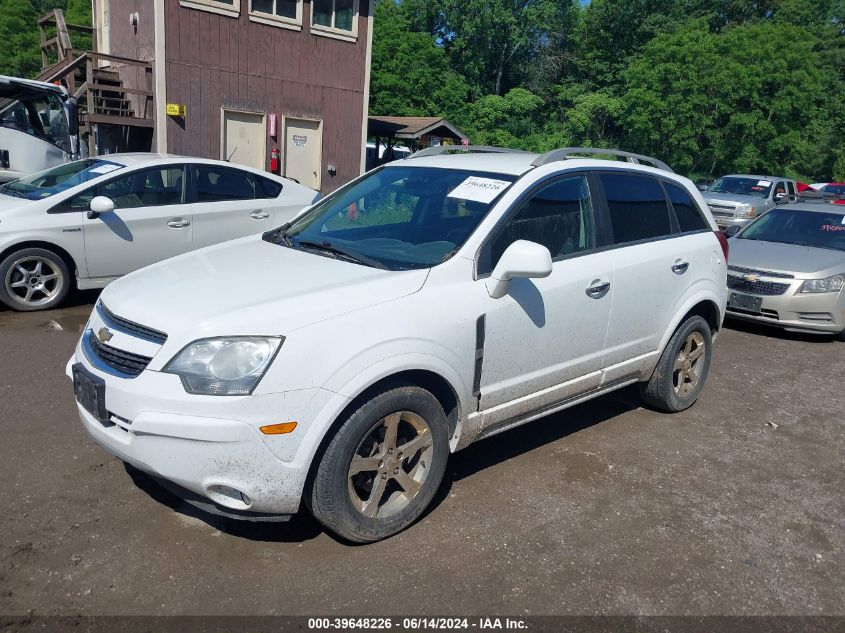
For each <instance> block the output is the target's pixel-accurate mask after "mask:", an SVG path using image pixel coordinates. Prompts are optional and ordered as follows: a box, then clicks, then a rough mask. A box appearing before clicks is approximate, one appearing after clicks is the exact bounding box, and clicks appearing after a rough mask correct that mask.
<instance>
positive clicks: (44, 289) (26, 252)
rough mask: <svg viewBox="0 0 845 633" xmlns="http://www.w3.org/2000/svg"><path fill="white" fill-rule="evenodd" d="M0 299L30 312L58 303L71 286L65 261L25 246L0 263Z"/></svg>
mask: <svg viewBox="0 0 845 633" xmlns="http://www.w3.org/2000/svg"><path fill="white" fill-rule="evenodd" d="M0 282H2V283H0V301H2V302H3V303H5V304H6V305H7V306H9V307H10V308H12V309H13V310H18V311H21V312H29V311H33V310H47V309H49V308H53V307H55V306H57V305H58V304H59V303H61V302H62V300H63V299H64V298H65V296H66V295H67V293H68V290H69V289H70V283H71V279H70V271H69V270H68V267H67V264H65V262H64V260H62V258H61V257H59V256H58V255H57V254H56V253H54V252H53V251H49V250H47V249H44V248H24V249H21V250H19V251H16V252H14V253H11V254H9V255H8V256H7V257H6V258H5V259H4V260H3V261H2V262H0Z"/></svg>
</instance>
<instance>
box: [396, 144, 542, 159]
mask: <svg viewBox="0 0 845 633" xmlns="http://www.w3.org/2000/svg"><path fill="white" fill-rule="evenodd" d="M446 152H470V153H472V152H475V153H479V154H484V153H487V154H527V153H528V152H525V151H523V150H521V149H508V148H507V147H492V146H490V145H436V146H434V147H426V148H425V149H421V150H419V151H418V152H414V153H413V154H411V155H410V156H406V157H405V160H407V159H409V158H423V157H424V156H439V155H440V154H445V153H446Z"/></svg>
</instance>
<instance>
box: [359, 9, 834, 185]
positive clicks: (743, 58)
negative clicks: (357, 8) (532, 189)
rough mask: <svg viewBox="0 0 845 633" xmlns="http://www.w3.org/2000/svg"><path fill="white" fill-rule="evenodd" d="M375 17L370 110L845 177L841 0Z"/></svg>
mask: <svg viewBox="0 0 845 633" xmlns="http://www.w3.org/2000/svg"><path fill="white" fill-rule="evenodd" d="M375 19H376V28H375V35H374V38H375V40H374V51H373V79H372V85H371V98H372V104H373V113H378V114H395V115H402V114H419V115H438V116H445V117H447V118H449V119H450V120H452V121H453V122H455V123H456V124H457V125H458V126H459V127H461V128H462V129H463V130H464V131H466V132H467V133H468V134H469V135H470V137H471V139H472V142H474V143H489V144H499V145H506V146H511V147H516V148H522V149H530V150H534V151H544V150H547V149H550V148H553V147H561V146H571V145H590V146H596V147H620V148H623V149H630V150H635V151H640V152H642V153H645V154H650V155H654V156H657V157H660V158H662V159H664V160H666V161H668V162H669V163H670V164H671V165H673V166H674V168H675V169H676V170H678V171H681V172H684V173H690V174H693V173H694V174H696V175H700V176H707V175H712V176H717V175H720V174H722V173H725V172H729V171H767V172H772V173H777V174H786V175H790V176H798V177H802V178H803V179H812V180H827V179H829V178H830V177H831V175H832V174H833V173H834V172H836V173H838V174H839V177H840V178H845V173H843V172H845V146H843V144H842V140H841V130H842V129H843V124H845V99H843V97H842V95H843V94H845V29H844V28H843V26H842V25H843V24H845V2H843V0H592V1H591V2H588V3H584V2H579V1H570V0H379V2H378V5H377V10H376V18H375ZM386 40H390V41H386ZM397 40H398V41H397Z"/></svg>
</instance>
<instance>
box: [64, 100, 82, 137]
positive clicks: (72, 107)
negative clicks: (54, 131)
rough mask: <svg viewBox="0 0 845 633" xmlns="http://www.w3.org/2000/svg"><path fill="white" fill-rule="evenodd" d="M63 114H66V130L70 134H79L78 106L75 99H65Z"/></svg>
mask: <svg viewBox="0 0 845 633" xmlns="http://www.w3.org/2000/svg"><path fill="white" fill-rule="evenodd" d="M65 115H66V116H67V132H68V134H69V135H70V136H76V135H77V134H79V106H78V105H77V103H76V99H72V98H71V99H68V100H67V101H65Z"/></svg>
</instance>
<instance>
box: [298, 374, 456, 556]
mask: <svg viewBox="0 0 845 633" xmlns="http://www.w3.org/2000/svg"><path fill="white" fill-rule="evenodd" d="M448 440H449V438H448V431H447V422H446V416H445V414H444V413H443V408H442V407H441V406H440V403H439V402H438V401H437V399H436V398H435V397H434V396H432V395H431V394H430V393H429V392H428V391H426V390H424V389H421V388H420V387H416V386H411V385H391V386H388V387H386V388H385V389H383V390H381V391H379V392H377V393H376V394H375V395H374V396H373V397H372V398H371V399H369V400H368V401H367V402H365V403H364V404H362V405H361V406H360V407H359V408H358V409H356V410H355V411H353V412H352V413H350V414H349V415H348V417H347V418H346V420H345V421H344V422H343V424H342V425H341V427H340V429H339V430H338V432H337V434H336V435H335V436H334V438H333V439H332V441H331V442H330V443H329V445H328V447H327V448H326V451H325V453H324V454H323V457H322V459H321V461H320V463H319V466H318V468H317V471H316V473H315V475H314V477H313V480H312V481H311V482H310V490H309V491H308V494H307V495H306V501H307V503H308V506H309V507H310V509H311V512H312V514H313V515H314V516H315V517H316V519H317V520H318V521H320V523H322V524H323V525H324V526H326V527H327V528H328V529H329V530H331V531H332V532H334V533H336V534H337V535H339V536H341V537H342V538H344V539H347V540H349V541H353V542H356V543H368V542H373V541H378V540H380V539H383V538H387V537H388V536H392V535H394V534H396V533H397V532H400V531H401V530H403V529H405V528H406V527H408V526H409V525H411V523H413V522H414V521H415V520H416V519H417V518H418V517H419V516H420V515H421V514H422V513H423V512H424V511H425V509H426V508H427V507H428V505H429V504H430V503H431V500H432V499H433V498H434V495H435V493H436V492H437V488H438V487H439V486H440V482H441V480H442V479H443V472H444V471H445V469H446V460H447V458H448V455H449V441H448Z"/></svg>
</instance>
